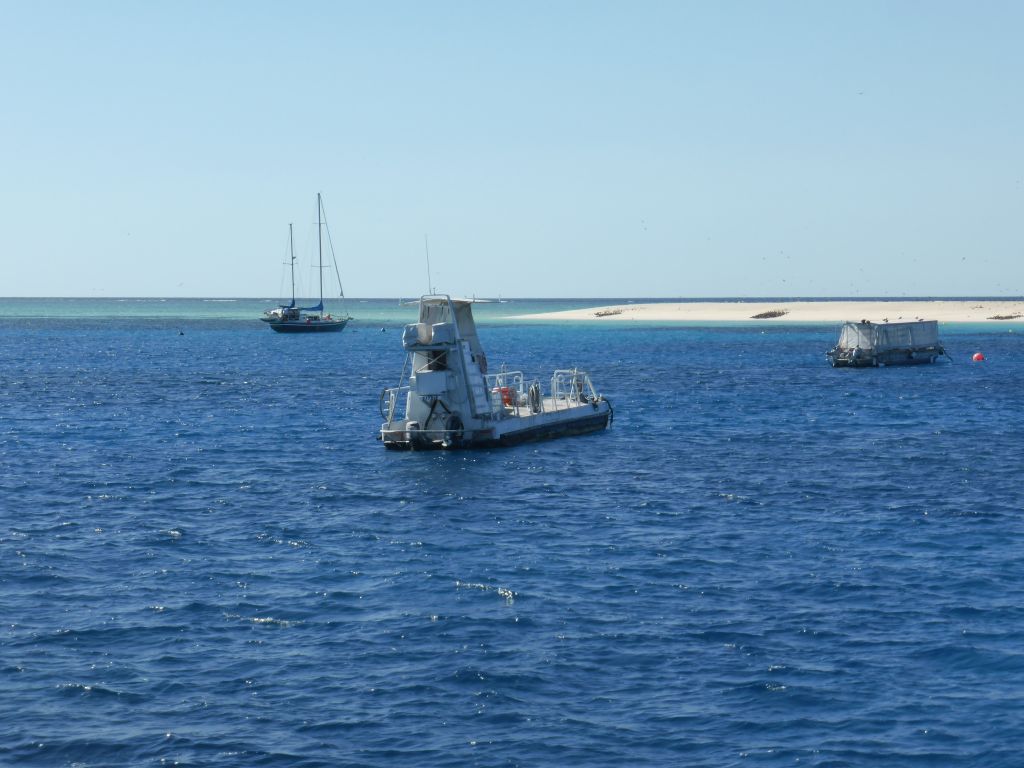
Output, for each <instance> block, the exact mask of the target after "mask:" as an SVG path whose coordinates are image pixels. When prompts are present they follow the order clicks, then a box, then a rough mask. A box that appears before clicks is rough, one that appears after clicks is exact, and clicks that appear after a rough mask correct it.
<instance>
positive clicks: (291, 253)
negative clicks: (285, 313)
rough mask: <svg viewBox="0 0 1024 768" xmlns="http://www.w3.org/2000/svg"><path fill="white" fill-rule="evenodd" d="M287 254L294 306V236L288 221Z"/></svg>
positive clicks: (293, 304) (293, 303)
mask: <svg viewBox="0 0 1024 768" xmlns="http://www.w3.org/2000/svg"><path fill="white" fill-rule="evenodd" d="M288 255H289V257H290V258H289V261H290V263H291V268H292V306H293V307H294V306H295V238H294V237H293V236H292V223H291V222H288Z"/></svg>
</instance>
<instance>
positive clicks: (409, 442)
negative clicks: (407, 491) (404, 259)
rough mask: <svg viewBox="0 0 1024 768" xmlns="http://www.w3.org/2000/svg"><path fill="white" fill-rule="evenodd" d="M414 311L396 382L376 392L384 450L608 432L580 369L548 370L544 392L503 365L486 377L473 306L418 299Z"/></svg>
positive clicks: (602, 404)
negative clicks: (548, 380) (416, 313)
mask: <svg viewBox="0 0 1024 768" xmlns="http://www.w3.org/2000/svg"><path fill="white" fill-rule="evenodd" d="M419 308H420V312H419V322H418V323H413V324H412V325H407V326H406V327H405V331H404V333H403V335H402V346H404V347H405V349H406V351H407V352H408V357H407V359H406V364H405V367H404V368H403V370H402V377H401V380H400V381H399V384H398V386H397V387H393V388H391V389H385V390H384V391H383V392H382V393H381V399H380V410H381V416H382V417H383V418H384V423H383V424H382V425H381V428H380V434H381V440H383V442H384V445H385V447H387V448H391V449H396V450H422V449H431V448H470V447H472V448H476V447H490V446H503V445H515V444H516V443H521V442H526V441H529V440H540V439H545V438H551V437H561V436H564V435H581V434H585V433H587V432H596V431H598V430H602V429H604V428H605V427H607V426H608V424H609V422H610V421H611V418H612V407H611V403H609V402H608V400H606V399H605V398H604V397H602V396H601V395H600V394H598V393H597V392H596V391H595V390H594V386H593V384H591V382H590V376H588V375H587V374H586V373H585V372H584V371H580V370H577V369H575V368H574V369H572V370H558V371H555V372H554V375H553V376H552V377H551V384H550V388H549V391H548V393H547V394H545V393H544V392H543V391H542V388H541V385H540V382H539V381H537V380H536V379H535V380H533V381H530V382H529V383H527V381H526V379H525V377H524V376H523V374H522V372H520V371H508V370H505V368H504V366H503V367H502V370H501V371H500V372H499V373H494V374H488V373H487V358H486V357H485V355H484V351H483V348H482V347H481V346H480V340H479V338H478V337H477V333H476V323H475V322H474V320H473V301H470V300H464V299H452V298H451V297H449V296H445V295H433V296H423V297H422V298H421V299H420V303H419ZM407 377H408V379H407Z"/></svg>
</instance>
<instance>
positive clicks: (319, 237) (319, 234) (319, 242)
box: [316, 192, 324, 310]
mask: <svg viewBox="0 0 1024 768" xmlns="http://www.w3.org/2000/svg"><path fill="white" fill-rule="evenodd" d="M321 209H322V204H321V202H320V193H319V192H317V193H316V247H317V250H318V251H319V253H320V309H321V310H323V305H324V243H323V230H324V228H323V225H322V224H321V223H320V211H321Z"/></svg>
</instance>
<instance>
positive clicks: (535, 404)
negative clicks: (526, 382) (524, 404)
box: [529, 384, 540, 413]
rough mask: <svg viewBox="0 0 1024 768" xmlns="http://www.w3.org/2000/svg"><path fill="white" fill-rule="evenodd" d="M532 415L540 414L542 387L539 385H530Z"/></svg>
mask: <svg viewBox="0 0 1024 768" xmlns="http://www.w3.org/2000/svg"><path fill="white" fill-rule="evenodd" d="M529 400H530V413H540V387H539V386H538V385H537V384H531V385H530V394H529Z"/></svg>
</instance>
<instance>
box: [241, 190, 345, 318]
mask: <svg viewBox="0 0 1024 768" xmlns="http://www.w3.org/2000/svg"><path fill="white" fill-rule="evenodd" d="M323 210H324V207H323V200H322V198H321V196H320V193H319V192H317V195H316V223H317V235H316V241H317V254H318V259H319V270H318V271H319V273H320V281H319V282H320V301H319V302H317V304H316V305H314V306H312V307H298V306H296V305H295V242H294V237H293V235H292V225H291V224H289V225H288V248H289V254H290V258H289V262H290V266H291V280H292V299H291V303H289V304H279V305H278V306H277V307H275V308H274V309H268V310H267V311H265V312H264V313H263V317H261V318H260V319H261V320H262V321H263V322H265V323H267V324H269V325H270V327H271V328H272V329H273V330H275V331H277V332H279V333H310V332H316V331H340V330H342V329H343V328H344V327H345V326H346V325H347V324H348V321H349V320H351V319H352V318H351V317H349V315H348V312H346V311H345V310H344V308H343V309H342V314H341V315H340V316H338V317H334V316H332V315H331V314H329V313H325V312H324V244H323V231H324V228H325V227H326V226H327V221H326V216H324V212H323ZM327 242H328V245H329V246H330V249H331V261H332V263H333V265H334V273H335V275H336V276H337V278H338V292H339V294H340V296H341V298H342V300H344V298H345V293H344V290H343V289H342V287H341V273H340V272H339V271H338V262H337V259H335V258H334V244H333V242H332V241H331V232H330V229H328V230H327Z"/></svg>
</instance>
